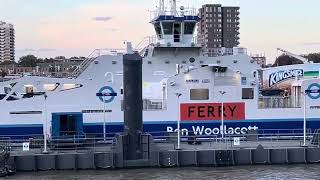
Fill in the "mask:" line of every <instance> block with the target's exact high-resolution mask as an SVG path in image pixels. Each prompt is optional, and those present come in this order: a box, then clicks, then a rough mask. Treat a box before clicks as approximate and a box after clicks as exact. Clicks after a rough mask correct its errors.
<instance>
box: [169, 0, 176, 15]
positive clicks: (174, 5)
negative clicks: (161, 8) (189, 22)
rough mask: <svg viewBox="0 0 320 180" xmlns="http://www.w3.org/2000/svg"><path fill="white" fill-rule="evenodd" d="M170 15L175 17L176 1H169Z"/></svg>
mask: <svg viewBox="0 0 320 180" xmlns="http://www.w3.org/2000/svg"><path fill="white" fill-rule="evenodd" d="M170 11H171V13H172V15H173V16H175V15H177V1H176V0H171V10H170Z"/></svg>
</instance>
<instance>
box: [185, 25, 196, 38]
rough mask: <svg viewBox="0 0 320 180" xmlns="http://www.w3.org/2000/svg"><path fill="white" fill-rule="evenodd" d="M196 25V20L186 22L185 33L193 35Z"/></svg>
mask: <svg viewBox="0 0 320 180" xmlns="http://www.w3.org/2000/svg"><path fill="white" fill-rule="evenodd" d="M195 26H196V23H194V22H185V23H184V34H190V35H192V34H193V31H194V27H195Z"/></svg>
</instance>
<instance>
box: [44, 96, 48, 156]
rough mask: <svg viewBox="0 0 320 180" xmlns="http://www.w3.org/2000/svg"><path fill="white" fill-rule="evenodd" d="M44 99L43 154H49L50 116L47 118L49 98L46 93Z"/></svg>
mask: <svg viewBox="0 0 320 180" xmlns="http://www.w3.org/2000/svg"><path fill="white" fill-rule="evenodd" d="M43 97H44V123H43V124H44V130H43V145H44V148H43V153H48V150H47V121H48V116H47V97H48V95H47V94H46V93H44V94H43Z"/></svg>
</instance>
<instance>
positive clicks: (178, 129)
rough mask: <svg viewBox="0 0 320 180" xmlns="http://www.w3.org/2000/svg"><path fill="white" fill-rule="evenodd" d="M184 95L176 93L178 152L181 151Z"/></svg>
mask: <svg viewBox="0 0 320 180" xmlns="http://www.w3.org/2000/svg"><path fill="white" fill-rule="evenodd" d="M181 95H182V94H181V93H176V96H177V133H178V134H177V135H178V147H177V150H180V135H181V133H180V132H181V131H180V96H181Z"/></svg>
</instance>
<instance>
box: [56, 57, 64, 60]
mask: <svg viewBox="0 0 320 180" xmlns="http://www.w3.org/2000/svg"><path fill="white" fill-rule="evenodd" d="M55 59H59V60H63V59H66V57H64V56H57V57H55Z"/></svg>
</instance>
